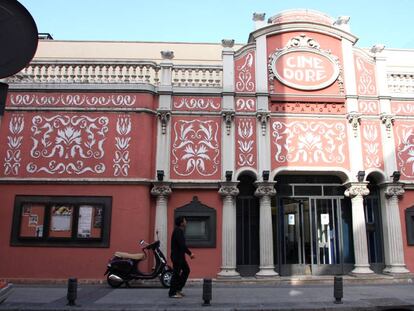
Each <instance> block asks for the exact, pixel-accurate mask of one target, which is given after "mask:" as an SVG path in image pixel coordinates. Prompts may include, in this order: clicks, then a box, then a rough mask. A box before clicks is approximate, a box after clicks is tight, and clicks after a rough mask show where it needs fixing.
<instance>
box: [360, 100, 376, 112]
mask: <svg viewBox="0 0 414 311" xmlns="http://www.w3.org/2000/svg"><path fill="white" fill-rule="evenodd" d="M358 111H359V112H360V113H363V114H379V112H380V110H379V102H378V100H360V101H358Z"/></svg>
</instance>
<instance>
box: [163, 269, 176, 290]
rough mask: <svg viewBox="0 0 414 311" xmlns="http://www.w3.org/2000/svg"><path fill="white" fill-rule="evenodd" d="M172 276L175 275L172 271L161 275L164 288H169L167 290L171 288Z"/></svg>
mask: <svg viewBox="0 0 414 311" xmlns="http://www.w3.org/2000/svg"><path fill="white" fill-rule="evenodd" d="M172 275H173V272H172V270H167V271H164V272H163V273H161V275H160V281H161V284H162V286H164V287H167V288H168V287H170V286H171V279H172Z"/></svg>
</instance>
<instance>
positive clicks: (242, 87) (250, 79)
mask: <svg viewBox="0 0 414 311" xmlns="http://www.w3.org/2000/svg"><path fill="white" fill-rule="evenodd" d="M253 71H254V52H249V53H247V54H246V56H244V61H243V63H242V64H241V65H239V66H236V74H237V76H236V91H237V92H254V90H255V81H254V75H253Z"/></svg>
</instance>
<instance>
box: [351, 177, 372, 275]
mask: <svg viewBox="0 0 414 311" xmlns="http://www.w3.org/2000/svg"><path fill="white" fill-rule="evenodd" d="M367 184H368V182H350V183H348V184H346V185H345V186H346V187H347V189H346V190H345V196H347V197H350V198H351V201H352V231H353V239H354V254H355V266H354V269H353V270H352V272H351V273H352V274H355V275H361V274H371V273H374V272H373V271H372V270H371V269H370V265H369V261H368V245H367V232H366V226H365V214H364V202H363V200H364V196H366V195H368V194H369V190H368V188H367Z"/></svg>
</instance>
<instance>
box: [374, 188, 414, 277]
mask: <svg viewBox="0 0 414 311" xmlns="http://www.w3.org/2000/svg"><path fill="white" fill-rule="evenodd" d="M381 188H382V189H381V190H382V191H383V195H384V197H385V200H383V202H384V205H385V206H383V208H382V211H383V213H382V214H383V234H384V246H385V247H384V253H385V269H384V271H383V272H384V273H390V274H400V273H409V271H408V270H407V268H406V267H405V262H404V247H403V241H402V232H401V218H400V211H399V208H398V197H400V196H402V195H403V194H404V187H403V184H402V183H399V182H394V183H386V184H382V185H381Z"/></svg>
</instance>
